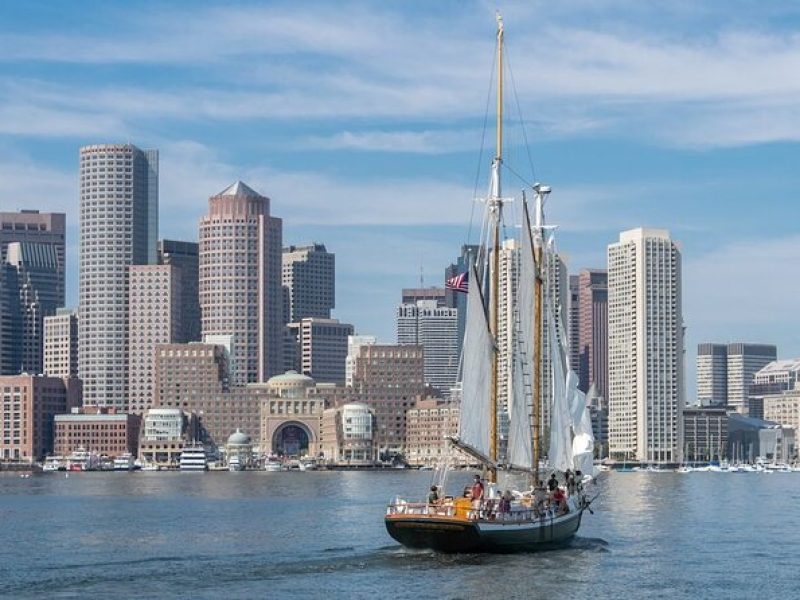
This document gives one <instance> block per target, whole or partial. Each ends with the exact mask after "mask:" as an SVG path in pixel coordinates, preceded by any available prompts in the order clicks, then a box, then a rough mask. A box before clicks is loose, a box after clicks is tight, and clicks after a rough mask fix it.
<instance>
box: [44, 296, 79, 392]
mask: <svg viewBox="0 0 800 600" xmlns="http://www.w3.org/2000/svg"><path fill="white" fill-rule="evenodd" d="M44 374H45V375H47V376H48V377H77V376H78V314H77V313H76V312H75V311H74V310H72V309H69V308H59V309H56V314H55V315H52V316H49V317H45V318H44Z"/></svg>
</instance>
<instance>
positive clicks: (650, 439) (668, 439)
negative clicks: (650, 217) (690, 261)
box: [608, 228, 684, 463]
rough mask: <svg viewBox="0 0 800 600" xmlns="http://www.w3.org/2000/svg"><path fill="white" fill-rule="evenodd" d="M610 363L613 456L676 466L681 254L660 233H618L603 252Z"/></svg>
mask: <svg viewBox="0 0 800 600" xmlns="http://www.w3.org/2000/svg"><path fill="white" fill-rule="evenodd" d="M608 363H609V364H608V366H609V369H608V399H609V450H610V454H611V456H612V457H613V458H614V459H617V460H625V459H627V460H632V459H634V460H639V461H642V462H648V463H675V462H679V461H680V460H681V454H682V443H683V441H682V419H683V416H682V413H683V405H684V397H683V316H682V309H681V254H680V251H679V249H678V246H677V245H676V244H675V242H673V241H672V240H671V239H670V237H669V233H668V232H667V231H665V230H661V229H642V228H639V229H632V230H629V231H624V232H622V233H621V234H620V236H619V242H617V243H614V244H611V245H609V247H608Z"/></svg>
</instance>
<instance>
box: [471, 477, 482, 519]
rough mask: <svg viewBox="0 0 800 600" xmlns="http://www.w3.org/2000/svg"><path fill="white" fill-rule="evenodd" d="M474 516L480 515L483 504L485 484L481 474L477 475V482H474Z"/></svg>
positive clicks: (475, 517)
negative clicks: (482, 481)
mask: <svg viewBox="0 0 800 600" xmlns="http://www.w3.org/2000/svg"><path fill="white" fill-rule="evenodd" d="M471 496H472V511H473V512H472V518H473V519H477V518H478V517H480V512H481V505H482V504H483V484H482V483H481V476H480V475H475V482H474V483H473V484H472V494H471Z"/></svg>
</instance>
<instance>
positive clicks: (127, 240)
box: [78, 144, 158, 410]
mask: <svg viewBox="0 0 800 600" xmlns="http://www.w3.org/2000/svg"><path fill="white" fill-rule="evenodd" d="M80 210H81V218H80V231H81V241H80V308H79V319H78V331H79V333H78V355H79V369H80V376H81V379H82V380H83V386H84V403H85V404H86V405H100V406H114V407H117V408H120V409H122V410H124V409H126V408H127V398H128V283H129V282H128V268H129V267H130V266H131V265H144V264H155V263H156V241H157V236H158V151H157V150H140V149H139V148H137V147H136V146H132V145H130V144H118V145H117V144H107V145H106V144H104V145H95V146H84V147H83V148H81V150H80Z"/></svg>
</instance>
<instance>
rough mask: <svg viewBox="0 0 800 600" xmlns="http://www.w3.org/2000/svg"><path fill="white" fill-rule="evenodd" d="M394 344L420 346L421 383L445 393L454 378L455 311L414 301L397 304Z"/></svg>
mask: <svg viewBox="0 0 800 600" xmlns="http://www.w3.org/2000/svg"><path fill="white" fill-rule="evenodd" d="M397 343H398V344H399V345H401V346H405V345H412V346H422V348H423V351H424V364H425V368H424V373H425V383H427V384H428V385H430V386H431V387H433V388H435V389H437V390H439V391H440V392H442V393H443V394H445V395H447V394H449V392H450V388H452V387H453V386H454V385H455V384H456V381H457V380H458V310H457V309H455V308H448V307H445V306H437V301H436V300H418V301H417V302H416V303H415V304H401V305H399V306H398V307H397Z"/></svg>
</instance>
